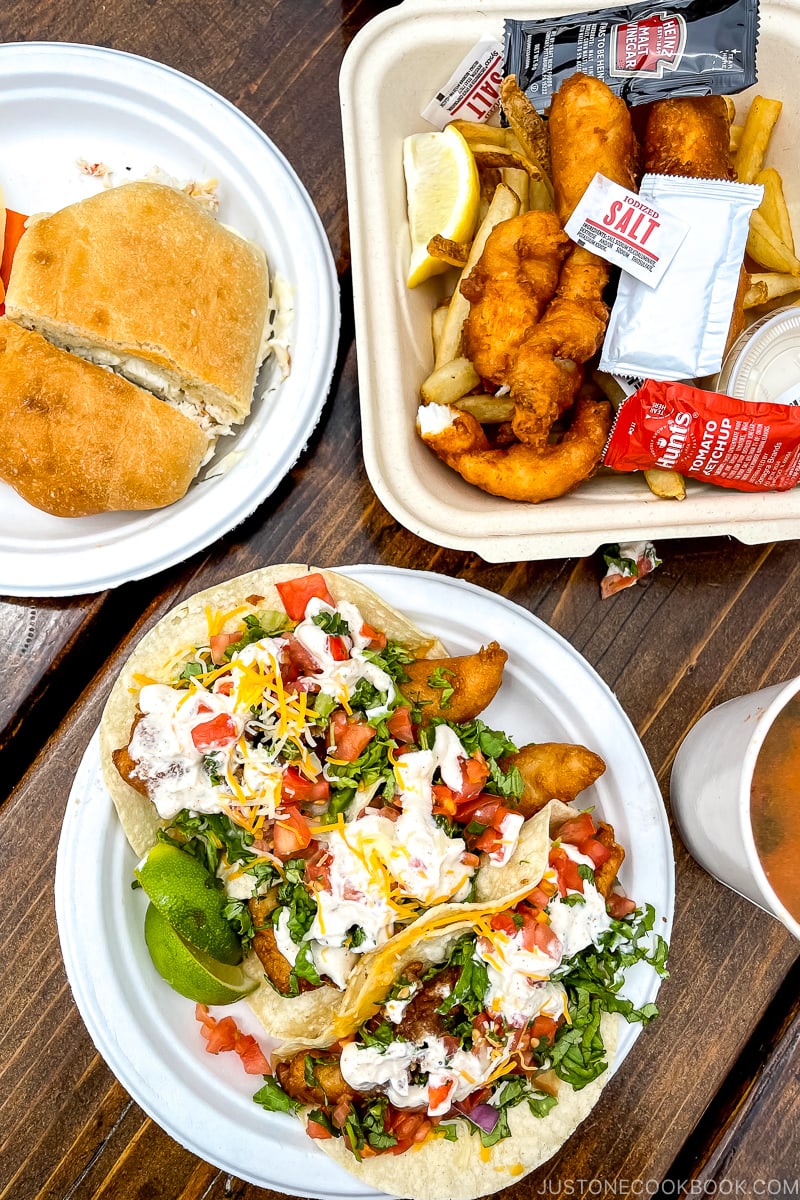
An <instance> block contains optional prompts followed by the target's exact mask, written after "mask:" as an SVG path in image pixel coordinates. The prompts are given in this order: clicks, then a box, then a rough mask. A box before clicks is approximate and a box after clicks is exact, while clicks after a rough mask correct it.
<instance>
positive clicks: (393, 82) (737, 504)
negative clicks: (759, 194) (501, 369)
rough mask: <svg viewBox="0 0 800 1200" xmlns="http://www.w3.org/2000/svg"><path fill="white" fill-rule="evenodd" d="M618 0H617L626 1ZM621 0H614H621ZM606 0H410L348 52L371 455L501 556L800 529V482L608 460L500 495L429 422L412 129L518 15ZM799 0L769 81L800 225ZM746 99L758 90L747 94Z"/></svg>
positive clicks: (400, 498) (430, 527)
mask: <svg viewBox="0 0 800 1200" xmlns="http://www.w3.org/2000/svg"><path fill="white" fill-rule="evenodd" d="M615 2H616V0H611V3H615ZM606 3H608V0H606ZM594 7H597V8H601V7H603V4H602V0H601V2H598V3H597V4H596V5H592V4H583V3H581V4H577V3H575V2H574V0H573V2H572V3H569V2H567V3H564V0H561V2H559V0H554V2H548V0H483V3H481V4H475V3H471V2H470V0H446V2H442V0H439V2H437V0H405V3H403V4H400V5H398V6H397V7H395V8H391V9H389V10H388V11H386V12H384V13H381V14H380V15H379V16H378V17H375V18H373V20H372V21H370V22H369V23H368V24H367V25H366V26H365V27H364V28H363V29H362V30H361V31H360V33H359V34H358V36H357V37H355V38H354V39H353V41H352V43H351V45H350V47H349V48H348V51H347V54H346V55H345V58H344V61H343V64H342V71H341V78H340V96H341V108H342V126H343V131H344V151H345V168H346V172H347V195H348V208H349V214H350V241H351V250H352V258H353V302H354V306H355V321H356V338H357V342H358V374H359V390H360V400H361V418H362V425H363V445H364V462H365V465H366V469H367V474H368V475H369V479H370V482H371V483H372V486H373V488H374V489H375V491H376V492H377V494H378V496H379V498H380V499H381V501H382V502H383V504H384V505H385V506H386V508H388V510H389V511H390V512H391V513H392V515H393V516H394V517H396V519H397V520H398V521H400V522H401V523H402V524H403V525H404V526H405V527H406V528H407V529H410V530H411V531H412V532H413V533H416V534H418V535H419V536H420V537H423V538H427V539H428V541H430V542H434V543H435V544H436V545H438V546H452V547H455V548H457V549H462V550H473V551H476V552H477V553H478V554H480V555H481V556H482V557H483V558H485V559H487V560H488V561H489V562H515V561H517V560H525V559H540V558H563V557H564V556H566V555H585V554H591V553H592V552H593V551H594V550H596V549H597V547H598V546H600V545H602V543H604V542H617V541H638V540H640V539H642V538H656V539H658V538H675V537H707V536H709V535H712V534H733V535H734V536H736V537H737V538H739V539H740V540H741V541H743V542H748V543H758V542H767V541H774V540H780V539H785V538H796V537H800V487H797V488H795V489H794V490H793V491H791V492H762V493H755V492H734V491H731V490H729V489H727V488H720V487H713V486H712V485H711V484H704V483H698V482H696V481H695V480H687V492H688V497H687V499H686V500H685V501H684V502H683V503H673V502H669V501H664V500H659V499H657V498H656V497H655V496H653V495H651V493H650V492H649V491H648V489H647V486H646V484H645V482H644V480H643V479H642V477H641V473H639V474H638V475H622V474H614V473H610V472H609V473H605V474H601V475H598V476H596V477H595V478H594V479H591V480H589V481H588V482H587V483H585V484H583V485H581V487H579V488H578V489H577V490H576V491H575V492H572V493H570V494H569V495H567V496H563V497H561V498H560V499H558V500H548V501H546V502H545V503H543V504H520V503H515V502H514V501H512V500H503V499H501V498H500V497H497V496H489V495H487V494H486V493H485V492H482V491H480V490H479V489H478V488H476V487H472V486H471V485H470V484H468V483H465V482H464V480H463V479H461V477H460V476H459V475H457V474H456V473H455V472H454V471H452V470H450V468H449V467H446V466H445V464H444V463H442V462H440V461H439V460H438V459H437V458H435V457H434V455H433V454H432V453H431V451H430V450H429V449H428V448H427V447H426V446H425V445H424V443H423V442H422V440H421V439H420V438H419V437H418V436H417V434H416V432H415V417H416V412H417V405H418V396H419V387H420V384H421V383H422V382H423V380H424V379H425V377H426V376H427V375H428V373H429V372H430V370H431V368H432V365H433V364H432V352H431V340H430V315H431V309H432V308H433V306H434V304H435V303H436V302H437V300H438V298H439V297H440V296H441V295H442V294H443V289H444V285H443V283H442V282H441V279H440V280H439V281H436V280H433V281H431V282H430V283H428V284H423V285H422V286H421V287H418V288H415V289H413V290H411V291H409V289H408V288H407V287H406V285H405V276H406V264H407V262H408V252H409V250H408V247H409V242H408V232H407V223H406V196H405V183H404V180H403V162H402V142H403V138H404V137H406V136H407V135H408V134H411V133H415V132H418V131H421V130H426V129H427V130H430V129H431V128H432V127H431V126H430V125H429V124H428V123H427V122H426V121H425V120H424V119H423V118H422V117H421V116H420V112H421V111H422V109H423V108H425V107H426V106H427V104H428V103H429V102H430V100H431V99H433V97H434V96H435V94H436V92H437V91H438V90H439V88H440V87H441V86H442V85H443V84H444V83H445V82H446V81H447V79H448V77H449V75H450V73H451V72H452V71H453V70H454V69H455V68H456V67H457V66H458V63H459V62H460V60H461V59H462V58H463V56H464V55H465V54H467V53H468V51H469V50H471V48H472V47H473V46H474V45H475V43H476V42H477V41H478V40H479V39H480V38H483V37H487V36H492V35H495V36H499V37H501V38H502V32H503V18H504V17H513V18H523V17H535V16H546V15H552V14H554V13H567V12H580V11H585V10H587V9H590V8H594ZM798 56H800V6H799V5H798V0H789V2H788V3H775V4H771V3H769V2H768V0H765V2H764V3H762V5H761V30H760V38H759V43H758V72H759V83H758V87H757V88H753V89H751V94H754V93H756V92H760V94H761V95H764V96H775V97H778V98H780V99H781V100H782V101H783V105H784V107H783V113H782V115H781V119H780V122H779V124H778V127H777V129H776V131H775V134H774V136H773V139H772V142H771V144H770V149H769V154H768V156H767V161H768V163H769V165H771V166H775V167H777V168H778V170H780V171H781V173H782V174H783V176H784V180H785V183H786V194H787V197H788V199H789V205H790V208H791V209H792V211H793V217H794V220H795V228H798V226H797V219H798V217H800V163H799V161H798V156H797V151H796V143H797V135H798V130H800V91H799V90H798V88H797V86H796V75H797V61H798ZM736 100H737V105H739V106H740V111H741V106H742V105H746V104H747V103H748V102H749V96H747V95H745V96H743V97H742V98H741V99H740V98H739V97H737V98H736Z"/></svg>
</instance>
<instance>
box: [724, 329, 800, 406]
mask: <svg viewBox="0 0 800 1200" xmlns="http://www.w3.org/2000/svg"><path fill="white" fill-rule="evenodd" d="M716 386H717V391H720V392H724V393H726V394H727V395H729V396H735V397H736V398H737V399H739V400H752V401H756V402H760V403H769V404H800V307H796V306H794V305H792V306H790V307H787V308H779V309H776V310H775V311H774V312H771V313H768V314H767V315H766V316H764V317H762V318H761V319H760V320H759V321H756V322H755V323H754V324H753V325H751V326H750V327H749V329H746V330H745V331H744V333H741V334H740V335H739V337H738V338H737V339H736V341H735V342H734V343H733V346H732V347H731V349H730V350H729V351H728V354H727V355H726V357H725V361H724V362H723V364H722V369H721V371H720V373H719V376H718V378H717V385H716Z"/></svg>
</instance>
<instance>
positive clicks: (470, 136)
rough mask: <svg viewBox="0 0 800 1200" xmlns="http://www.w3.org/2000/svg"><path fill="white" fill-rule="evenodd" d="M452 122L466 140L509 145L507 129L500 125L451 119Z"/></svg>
mask: <svg viewBox="0 0 800 1200" xmlns="http://www.w3.org/2000/svg"><path fill="white" fill-rule="evenodd" d="M450 124H451V125H452V126H453V128H454V129H457V130H458V132H459V133H460V134H461V136H462V137H463V138H464V140H465V141H466V142H468V143H471V142H493V143H495V144H496V145H498V146H505V145H507V141H506V136H507V133H508V130H507V129H501V127H500V126H499V125H484V123H483V122H482V121H462V120H459V119H457V120H455V121H451V122H450Z"/></svg>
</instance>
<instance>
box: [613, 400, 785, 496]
mask: <svg viewBox="0 0 800 1200" xmlns="http://www.w3.org/2000/svg"><path fill="white" fill-rule="evenodd" d="M603 464H604V465H605V466H607V467H613V468H614V470H615V471H646V470H649V469H650V468H651V467H661V468H663V469H666V470H673V471H677V472H678V474H679V475H686V476H688V477H689V478H691V479H700V480H703V482H705V483H715V484H718V485H719V486H720V487H726V488H734V489H736V490H737V491H741V492H770V491H780V492H784V491H789V489H790V488H793V487H795V486H796V485H797V484H798V482H800V405H792V404H764V403H755V402H753V401H752V400H737V399H736V398H735V397H733V396H725V395H722V394H721V393H720V392H705V391H702V390H701V389H700V388H695V387H690V386H689V385H688V384H685V383H675V382H669V383H666V382H664V381H658V380H653V379H647V380H645V382H644V384H643V385H642V387H640V388H639V390H638V391H636V392H634V393H633V395H632V396H629V397H628V398H627V399H626V400H624V401H623V402H622V404H621V405H620V408H619V411H618V412H617V415H616V418H615V421H614V426H613V428H612V430H611V434H610V436H609V439H608V443H607V444H606V448H605V452H604V454H603Z"/></svg>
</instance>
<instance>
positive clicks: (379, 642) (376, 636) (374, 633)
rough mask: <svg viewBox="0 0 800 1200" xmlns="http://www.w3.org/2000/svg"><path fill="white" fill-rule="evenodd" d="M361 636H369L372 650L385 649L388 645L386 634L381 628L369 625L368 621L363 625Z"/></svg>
mask: <svg viewBox="0 0 800 1200" xmlns="http://www.w3.org/2000/svg"><path fill="white" fill-rule="evenodd" d="M361 636H362V637H364V638H369V648H370V650H383V648H384V646H385V645H386V641H387V638H386V634H385V633H382V632H381V630H380V629H373V627H372V626H371V625H368V624H367V622H366V621H365V622H364V624H363V625H362V626H361Z"/></svg>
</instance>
